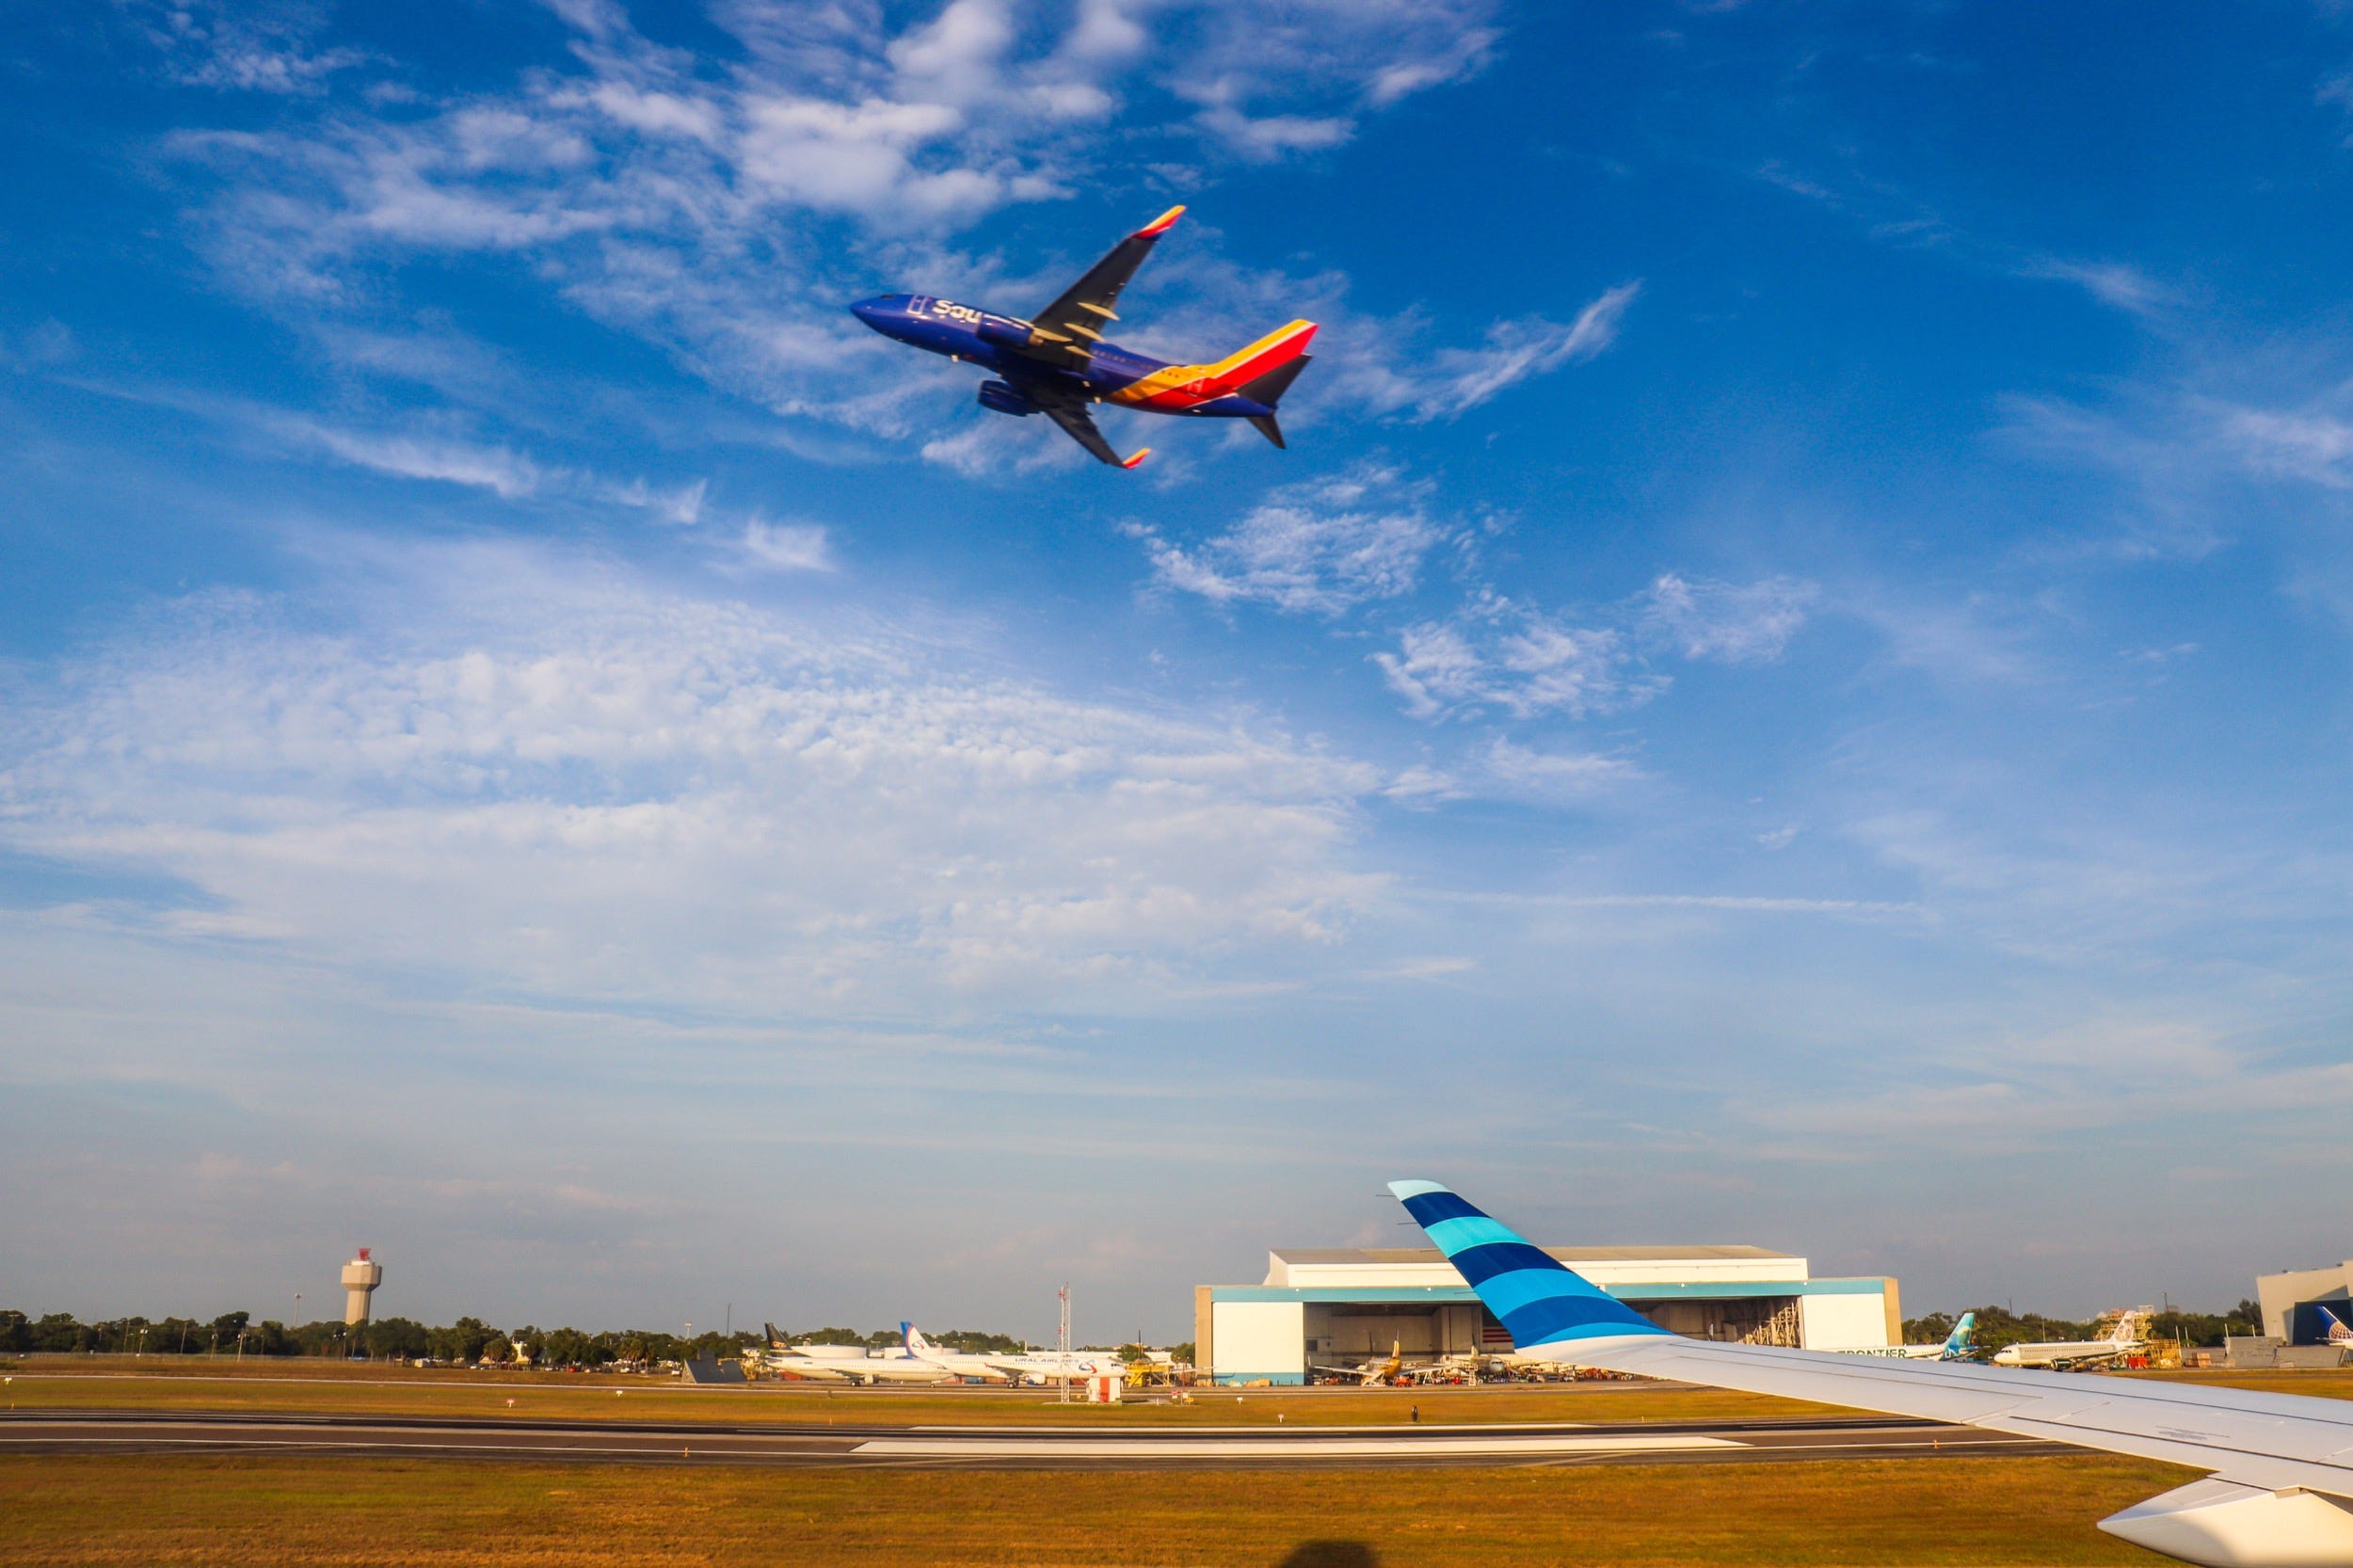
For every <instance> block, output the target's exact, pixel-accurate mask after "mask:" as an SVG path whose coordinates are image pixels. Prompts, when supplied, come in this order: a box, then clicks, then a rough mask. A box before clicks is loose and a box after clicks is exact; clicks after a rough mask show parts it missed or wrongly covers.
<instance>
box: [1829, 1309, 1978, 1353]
mask: <svg viewBox="0 0 2353 1568" xmlns="http://www.w3.org/2000/svg"><path fill="white" fill-rule="evenodd" d="M1976 1338H1977V1314H1976V1313H1974V1312H1964V1313H1962V1314H1961V1321H1960V1322H1958V1323H1955V1324H1954V1325H1953V1332H1952V1333H1950V1334H1948V1335H1946V1336H1945V1338H1944V1342H1943V1343H1941V1344H1935V1345H1888V1346H1885V1347H1883V1348H1882V1347H1878V1346H1874V1347H1873V1348H1871V1349H1870V1350H1865V1351H1840V1352H1838V1353H1839V1354H1840V1355H1884V1356H1892V1357H1894V1358H1896V1359H1897V1360H1899V1361H1974V1360H1976V1359H1977V1349H1976V1347H1975V1345H1974V1344H1973V1341H1974V1340H1975V1339H1976Z"/></svg>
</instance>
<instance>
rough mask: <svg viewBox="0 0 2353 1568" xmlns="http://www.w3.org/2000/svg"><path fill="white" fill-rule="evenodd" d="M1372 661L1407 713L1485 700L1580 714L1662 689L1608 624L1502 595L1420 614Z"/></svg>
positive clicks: (1531, 710) (1518, 710) (1517, 712)
mask: <svg viewBox="0 0 2353 1568" xmlns="http://www.w3.org/2000/svg"><path fill="white" fill-rule="evenodd" d="M1373 663H1374V664H1378V665H1379V666H1380V668H1381V672H1382V674H1383V675H1384V676H1385V678H1386V679H1387V680H1388V683H1389V689H1390V690H1391V691H1393V692H1395V693H1396V694H1397V695H1398V696H1399V697H1400V698H1401V700H1402V701H1403V703H1404V706H1405V711H1406V712H1408V713H1410V714H1412V715H1413V716H1414V717H1416V718H1422V719H1436V718H1442V717H1446V716H1449V715H1451V714H1463V713H1470V712H1479V711H1481V710H1491V711H1496V712H1503V713H1507V714H1509V715H1511V716H1512V717H1513V718H1523V719H1524V718H1532V717H1535V716H1537V715H1539V714H1544V713H1563V714H1566V715H1568V716H1569V717H1571V718H1587V717H1590V716H1592V715H1593V714H1596V713H1608V712H1617V711H1618V710H1620V709H1624V708H1631V707H1637V706H1640V705H1641V704H1642V703H1644V702H1647V701H1649V700H1650V699H1651V698H1652V697H1654V696H1657V695H1658V694H1659V693H1660V692H1662V691H1664V690H1666V688H1667V685H1668V680H1667V678H1666V677H1665V676H1662V675H1655V674H1652V673H1651V672H1649V671H1648V670H1646V669H1644V668H1643V667H1642V665H1641V661H1640V660H1639V658H1638V657H1637V655H1636V654H1635V652H1634V650H1633V649H1632V648H1630V647H1629V646H1628V645H1627V641H1626V638H1625V634H1624V633H1623V632H1620V631H1619V630H1618V629H1616V628H1615V627H1610V626H1577V625H1574V624H1571V623H1569V622H1568V621H1565V620H1562V619H1561V618H1559V617H1556V616H1547V615H1545V614H1543V613H1542V612H1539V611H1533V610H1528V609H1523V608H1521V607H1520V606H1518V605H1515V604H1513V603H1511V602H1510V601H1508V600H1490V601H1486V602H1482V603H1481V604H1478V605H1476V606H1474V607H1472V609H1471V610H1470V612H1469V613H1467V614H1465V615H1462V616H1456V617H1455V618H1454V619H1452V620H1450V621H1423V622H1421V623H1419V624H1417V625H1415V626H1409V627H1407V628H1406V629H1405V630H1404V632H1401V634H1400V635H1399V638H1398V647H1397V650H1396V651H1395V652H1393V653H1376V654H1374V655H1373Z"/></svg>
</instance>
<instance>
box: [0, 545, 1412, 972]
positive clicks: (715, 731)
mask: <svg viewBox="0 0 2353 1568" xmlns="http://www.w3.org/2000/svg"><path fill="white" fill-rule="evenodd" d="M768 537H769V539H770V540H771V542H772V543H773V542H774V541H775V539H776V537H777V534H776V532H772V533H771V534H770V535H769V536H768ZM344 553H345V554H346V555H355V556H359V557H360V558H359V559H356V560H355V561H354V562H353V565H352V569H353V571H354V572H355V574H358V575H364V576H366V577H367V578H368V579H369V580H370V582H371V584H373V590H374V592H375V594H376V596H377V597H376V598H374V599H371V600H368V601H367V604H368V606H369V607H368V608H365V609H362V608H360V607H358V606H356V605H348V604H341V603H336V604H332V605H329V604H326V603H320V602H312V603H302V604H287V605H283V606H280V605H278V604H274V603H270V602H266V601H256V600H240V599H216V600H193V601H190V602H188V603H186V604H184V605H183V606H182V607H181V609H180V612H179V614H178V615H177V616H174V617H172V618H171V619H169V620H168V622H166V623H164V624H162V625H161V626H160V627H158V628H157V629H155V630H153V631H152V632H149V633H146V634H143V635H139V636H136V637H132V638H129V639H126V640H122V641H120V642H118V643H116V644H115V645H114V646H112V647H111V648H107V649H105V650H104V652H103V653H101V654H99V655H96V656H94V657H93V658H92V659H91V660H90V661H89V662H87V663H84V664H77V665H75V666H73V667H72V668H70V669H67V670H65V671H64V672H63V673H62V675H61V676H60V678H59V680H57V682H56V684H55V685H54V686H53V687H51V688H49V689H48V691H47V694H46V696H42V697H40V698H38V699H33V700H29V701H20V703H19V705H18V707H17V710H16V711H15V712H13V713H11V715H10V719H9V723H8V726H7V727H6V728H7V731H8V733H9V734H10V735H11V736H12V737H13V739H12V741H11V743H10V744H9V747H8V760H7V762H6V766H5V769H4V770H0V841H5V842H6V843H7V844H8V846H9V847H10V848H11V849H12V850H14V851H17V852H19V853H24V854H31V855H37V856H48V857H52V858H55V859H59V860H64V861H68V862H72V863H75V864H79V865H84V866H88V867H96V868H120V869H123V870H132V869H136V870H137V871H139V872H141V874H142V875H146V876H150V877H156V876H160V877H163V878H167V879H169V880H170V881H172V882H174V883H176V884H178V885H180V886H183V887H184V888H187V889H189V890H190V896H189V897H187V898H184V899H167V900H165V901H164V902H163V903H161V904H154V903H149V902H142V901H121V900H118V901H113V902H105V903H102V904H96V905H88V906H85V907H83V908H82V909H81V910H80V911H79V912H78V913H76V914H74V915H72V917H71V918H72V919H75V920H82V921H93V920H94V921H97V922H100V923H112V924H117V925H120V926H123V927H127V928H130V929H134V930H138V931H142V932H146V933H148V934H150V935H152V936H161V937H165V938H168V939H176V940H182V941H198V942H221V941H226V942H232V943H236V944H241V945H251V944H260V945H263V946H264V947H267V948H272V949H278V950H282V951H285V952H291V953H295V954H300V955H305V956H307V957H310V958H313V959H318V960H321V961H324V962H328V963H331V964H334V965H336V966H338V967H340V968H344V969H345V970H347V971H348V972H352V973H358V974H365V973H382V972H385V971H387V970H399V971H404V972H409V973H412V974H413V973H424V974H432V975H440V976H446V977H448V978H450V979H451V980H453V981H455V982H456V983H458V984H467V985H482V986H490V987H495V988H499V989H511V990H517V991H520V992H525V993H535V994H549V995H561V996H566V997H572V998H583V999H590V998H602V999H608V1000H610V999H615V998H625V999H634V1000H642V1001H646V1002H648V1003H660V1004H666V1005H673V1006H679V1007H687V1008H694V1009H698V1010H706V1011H709V1010H716V1011H723V1012H724V1011H729V1010H735V1009H747V1010H751V1011H754V1012H760V1013H763V1014H765V1013H767V1012H770V1011H784V1012H790V1011H792V1010H794V1009H801V1008H822V1009H824V1010H826V1011H827V1012H829V1013H830V1014H832V1015H833V1016H852V1015H857V1014H861V1013H888V1012H895V1011H901V1010H914V1009H920V1008H922V1007H927V1006H936V1005H939V1004H941V1003H942V1000H943V999H945V998H949V997H952V996H956V995H967V994H970V995H981V994H986V995H990V996H997V997H1012V998H1015V999H1020V1000H1027V1001H1031V1002H1041V1001H1045V1000H1048V999H1061V1000H1069V999H1070V998H1072V997H1074V996H1084V997H1086V998H1088V999H1089V1000H1092V1001H1093V1002H1095V1003H1096V1004H1098V1005H1124V1004H1125V1003H1126V1001H1128V1000H1132V999H1133V998H1134V997H1135V996H1137V995H1141V994H1146V993H1148V992H1150V991H1153V990H1155V989H1164V988H1167V987H1171V986H1179V987H1181V986H1183V985H1185V984H1190V978H1189V977H1191V976H1193V974H1194V973H1195V970H1196V967H1197V966H1198V965H1199V964H1201V963H1204V962H1206V961H1207V960H1208V959H1209V957H1211V956H1213V955H1215V954H1218V953H1221V952H1234V951H1241V952H1255V951H1257V950H1259V949H1261V948H1266V949H1267V950H1268V951H1273V950H1274V949H1280V948H1284V947H1291V948H1295V947H1296V946H1297V945H1298V944H1302V943H1305V944H1311V945H1312V944H1320V943H1323V942H1327V941H1329V940H1331V939H1333V938H1334V937H1335V936H1337V933H1338V932H1339V931H1340V930H1342V929H1343V928H1344V926H1345V925H1346V923H1347V922H1348V920H1350V918H1351V917H1352V914H1353V912H1354V911H1356V910H1358V909H1360V908H1362V907H1364V906H1365V905H1366V904H1368V902H1369V901H1370V900H1372V899H1373V898H1375V897H1376V896H1377V895H1378V893H1379V890H1380V888H1381V883H1380V881H1379V879H1378V878H1375V877H1371V876H1368V875H1365V874H1363V873H1359V872H1354V871H1353V870H1351V869H1350V867H1349V865H1348V855H1347V847H1348V843H1349V840H1350V839H1351V837H1352V835H1353V820H1354V814H1355V809H1356V808H1355V805H1354V803H1355V802H1356V801H1357V800H1358V799H1360V798H1362V797H1364V796H1367V795H1369V794H1372V793H1374V792H1377V791H1378V790H1379V789H1380V788H1381V786H1382V784H1383V782H1384V781H1383V779H1382V777H1381V776H1380V775H1379V774H1378V773H1377V772H1375V771H1374V770H1371V769H1369V768H1366V767H1364V766H1362V765H1360V764H1356V763H1353V762H1351V761H1348V760H1343V759H1337V758H1334V757H1330V756H1327V755H1325V754H1322V753H1321V752H1318V751H1315V750H1313V749H1309V748H1305V747H1302V746H1299V745H1296V744H1292V743H1289V742H1288V741H1286V740H1284V739H1282V738H1281V737H1279V736H1271V735H1264V734H1257V733H1252V732H1249V731H1246V730H1242V729H1238V728H1231V727H1228V726H1226V725H1224V724H1221V723H1210V722H1204V721H1202V720H1198V719H1194V718H1190V717H1185V716H1180V715H1164V714H1155V713H1148V712H1137V711H1133V710H1128V709H1121V708H1117V707H1113V706H1109V705H1105V704H1101V703H1094V702H1089V701H1085V700H1082V699H1079V698H1074V697H1070V696H1061V695H1057V694H1056V693H1053V692H1050V691H1048V690H1044V689H1041V688H1039V687H1037V686H1035V685H1033V684H1031V683H1028V682H1024V681H1021V680H1014V679H1009V678H1005V677H1000V676H990V675H986V674H976V673H967V672H963V671H961V670H960V669H959V668H958V667H957V666H958V664H959V663H961V662H963V661H964V660H966V659H967V658H968V656H967V655H955V656H953V657H951V656H950V655H948V654H947V653H946V652H945V651H944V650H942V649H940V648H936V647H934V646H932V645H930V644H927V643H924V642H921V641H920V640H913V639H909V638H905V637H902V636H897V635H893V634H890V633H888V632H881V631H875V630H869V631H867V632H862V633H855V634H845V632H844V631H843V629H841V628H839V627H835V628H824V627H819V626H814V625H808V624H804V623H797V622H792V621H785V620H780V619H778V618H776V617H775V616H769V615H766V614H763V613H760V612H757V611H754V610H751V609H749V608H746V607H744V606H742V605H738V604H729V603H723V602H707V601H701V600H687V599H682V598H677V597H669V596H664V595H661V594H656V593H652V592H649V591H647V590H642V589H638V588H635V587H632V586H631V585H629V584H625V583H620V582H616V581H614V580H611V579H610V578H608V577H606V576H604V575H602V574H600V572H598V571H595V570H592V569H584V568H579V567H577V566H562V565H560V564H557V563H552V562H551V561H550V560H549V559H548V558H546V557H544V556H542V555H539V554H536V553H535V552H528V551H522V550H516V549H490V548H488V547H479V546H469V547H463V548H455V549H451V548H436V549H433V550H427V551H424V552H416V553H413V554H404V555H400V556H394V557H389V558H377V557H367V556H366V552H365V547H357V546H354V547H351V548H349V549H347V550H346V551H345V552H344ZM795 564H807V563H806V562H796V563H795ZM322 612H324V613H323V614H322ZM321 620H325V621H327V622H330V623H334V624H337V625H343V626H348V627H351V630H348V631H346V632H340V633H337V634H326V633H320V632H310V631H304V630H298V629H297V628H298V627H299V626H307V625H312V624H316V623H317V622H319V621H321ZM61 918H63V917H61ZM1270 944H1272V947H1271V948H1270V947H1269V946H1268V945H1270ZM1238 945H1239V947H1238Z"/></svg>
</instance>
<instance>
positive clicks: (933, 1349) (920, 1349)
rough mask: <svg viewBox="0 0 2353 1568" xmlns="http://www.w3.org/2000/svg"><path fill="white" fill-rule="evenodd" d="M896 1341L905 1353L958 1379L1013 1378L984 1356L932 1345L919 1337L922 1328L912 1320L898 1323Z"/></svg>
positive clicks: (1007, 1380)
mask: <svg viewBox="0 0 2353 1568" xmlns="http://www.w3.org/2000/svg"><path fill="white" fill-rule="evenodd" d="M899 1342H900V1343H901V1344H903V1345H904V1346H905V1347H906V1352H907V1354H909V1355H911V1356H914V1357H915V1358H916V1359H917V1360H919V1361H928V1362H930V1363H931V1364H932V1365H933V1366H935V1367H938V1368H944V1369H945V1370H947V1371H951V1372H953V1373H954V1374H955V1375H956V1376H958V1377H960V1378H986V1379H987V1380H988V1381H989V1382H991V1383H1011V1382H1012V1381H1013V1374H1012V1373H1010V1372H1007V1371H1005V1370H1004V1369H1003V1368H1000V1367H998V1366H995V1365H994V1364H992V1363H991V1362H990V1361H989V1360H988V1359H987V1358H986V1357H985V1356H978V1355H974V1354H972V1353H971V1352H969V1351H952V1350H949V1349H947V1348H946V1347H944V1346H940V1345H935V1344H933V1343H932V1342H931V1341H930V1340H928V1339H926V1338H924V1337H923V1331H922V1330H921V1329H920V1328H917V1327H916V1326H915V1325H914V1324H913V1323H901V1324H900V1325H899Z"/></svg>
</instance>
